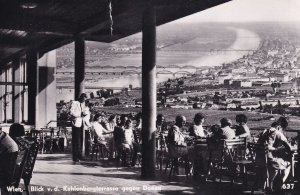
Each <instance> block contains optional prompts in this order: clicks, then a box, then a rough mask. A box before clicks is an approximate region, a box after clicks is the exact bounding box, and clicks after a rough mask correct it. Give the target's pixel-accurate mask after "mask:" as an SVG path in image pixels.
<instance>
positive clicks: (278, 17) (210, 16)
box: [176, 0, 300, 22]
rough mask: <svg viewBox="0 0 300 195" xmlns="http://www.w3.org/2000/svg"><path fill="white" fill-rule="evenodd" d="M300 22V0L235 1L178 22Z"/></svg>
mask: <svg viewBox="0 0 300 195" xmlns="http://www.w3.org/2000/svg"><path fill="white" fill-rule="evenodd" d="M195 21H197V22H209V21H213V22H230V21H232V22H251V21H300V0H233V1H230V2H228V3H224V4H221V5H219V6H216V7H213V8H210V9H207V10H204V11H202V12H199V13H196V14H194V15H191V16H188V17H185V18H182V19H180V20H177V21H176V22H195Z"/></svg>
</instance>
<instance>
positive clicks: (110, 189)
mask: <svg viewBox="0 0 300 195" xmlns="http://www.w3.org/2000/svg"><path fill="white" fill-rule="evenodd" d="M71 159H72V158H71V155H69V154H43V155H41V154H39V155H38V157H37V161H36V164H35V167H34V171H33V177H32V179H31V183H30V189H31V194H47V195H48V194H121V195H122V194H147V195H148V194H199V195H226V194H228V195H229V194H244V193H243V192H242V190H241V188H240V187H236V186H237V185H235V187H234V188H231V185H230V183H228V182H227V183H226V182H225V183H223V182H222V183H215V182H209V183H201V182H196V181H194V180H193V179H192V178H188V179H187V178H186V177H185V175H179V176H176V177H173V178H171V179H169V178H168V174H165V172H164V171H159V170H157V173H156V175H157V176H156V178H155V179H153V180H147V181H146V180H142V179H141V177H140V167H136V168H124V167H119V168H117V167H116V166H115V165H114V164H115V163H114V162H109V161H108V160H102V161H99V160H98V161H97V162H96V161H84V162H80V163H78V164H73V161H72V160H71ZM180 173H182V174H183V173H184V171H183V170H180ZM38 188H43V190H42V191H34V189H38ZM71 188H72V189H71ZM80 188H81V189H80ZM87 188H90V189H87ZM248 193H249V192H248ZM260 194H261V193H260Z"/></svg>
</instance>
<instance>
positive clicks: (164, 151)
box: [156, 133, 168, 170]
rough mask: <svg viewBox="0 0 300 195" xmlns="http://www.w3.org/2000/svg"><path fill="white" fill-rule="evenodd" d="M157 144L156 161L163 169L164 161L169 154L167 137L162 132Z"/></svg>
mask: <svg viewBox="0 0 300 195" xmlns="http://www.w3.org/2000/svg"><path fill="white" fill-rule="evenodd" d="M156 141H157V144H156V163H157V165H158V167H159V169H160V170H162V166H163V161H164V160H166V158H167V155H168V147H167V143H166V138H165V136H164V135H163V134H162V133H159V135H158V137H157V139H156Z"/></svg>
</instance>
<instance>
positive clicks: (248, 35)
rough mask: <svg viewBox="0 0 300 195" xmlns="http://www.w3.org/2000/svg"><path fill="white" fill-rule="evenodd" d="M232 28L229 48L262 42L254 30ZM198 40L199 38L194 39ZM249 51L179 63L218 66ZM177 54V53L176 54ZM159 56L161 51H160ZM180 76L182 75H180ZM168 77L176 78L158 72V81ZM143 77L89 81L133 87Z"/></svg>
mask: <svg viewBox="0 0 300 195" xmlns="http://www.w3.org/2000/svg"><path fill="white" fill-rule="evenodd" d="M229 29H230V30H232V31H234V32H235V33H236V39H235V41H234V42H233V43H232V45H231V46H230V47H229V48H227V50H256V49H257V48H258V47H259V44H260V37H259V36H258V35H257V34H255V33H254V32H252V31H249V30H246V29H241V28H232V27H229ZM194 41H197V40H194ZM248 53H249V51H226V52H212V53H207V55H206V56H202V57H199V58H198V59H193V60H189V58H188V57H187V59H186V62H181V63H179V64H177V65H182V66H184V65H194V66H197V67H201V66H218V65H221V64H222V63H228V62H232V61H235V60H237V59H239V58H241V57H243V56H244V55H246V54H248ZM174 56H176V54H174ZM127 57H128V58H131V57H132V58H136V56H127ZM158 57H159V53H158ZM170 58H171V56H170ZM178 76H180V75H178ZM168 78H174V76H173V75H171V74H158V76H157V82H163V81H166V80H167V79H168ZM141 81H142V77H141V75H136V74H133V75H130V76H122V77H118V78H112V79H105V80H100V81H98V82H93V83H89V84H88V83H87V84H88V85H97V86H103V87H128V86H129V84H132V85H133V87H140V86H141Z"/></svg>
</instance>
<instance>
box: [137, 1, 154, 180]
mask: <svg viewBox="0 0 300 195" xmlns="http://www.w3.org/2000/svg"><path fill="white" fill-rule="evenodd" d="M142 99H143V100H142V101H143V106H142V121H143V123H142V125H143V126H142V159H143V160H142V174H141V176H142V178H144V179H148V178H153V177H155V164H156V149H155V130H156V125H155V123H156V121H155V120H156V13H155V9H154V7H153V6H149V7H147V8H146V9H145V11H144V13H143V53H142Z"/></svg>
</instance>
